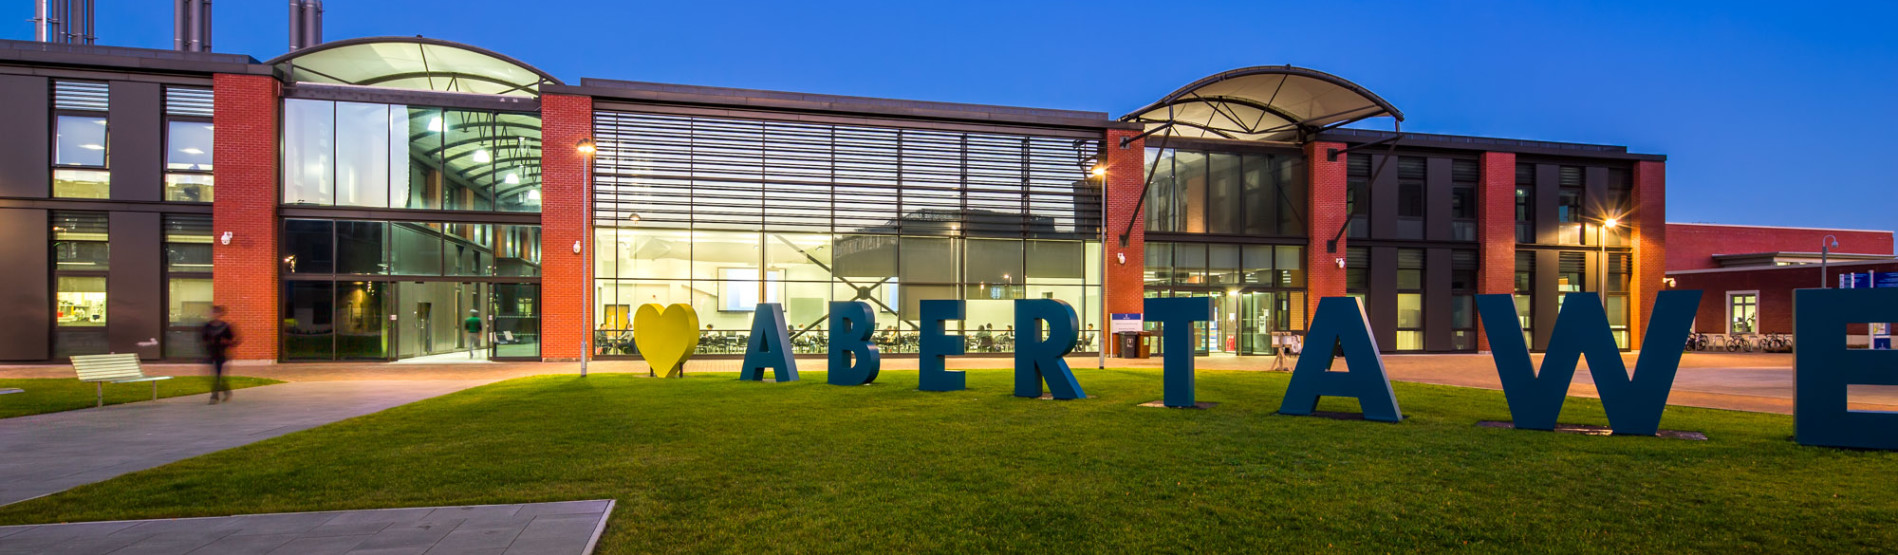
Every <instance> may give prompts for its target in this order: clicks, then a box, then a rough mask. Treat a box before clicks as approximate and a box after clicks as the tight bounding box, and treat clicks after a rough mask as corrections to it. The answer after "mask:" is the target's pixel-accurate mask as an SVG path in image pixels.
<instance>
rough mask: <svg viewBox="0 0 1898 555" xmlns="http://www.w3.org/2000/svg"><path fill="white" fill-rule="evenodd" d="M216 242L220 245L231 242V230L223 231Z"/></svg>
mask: <svg viewBox="0 0 1898 555" xmlns="http://www.w3.org/2000/svg"><path fill="white" fill-rule="evenodd" d="M217 242H218V244H221V245H229V244H231V232H229V231H226V232H224V235H221V236H219V237H218V238H217Z"/></svg>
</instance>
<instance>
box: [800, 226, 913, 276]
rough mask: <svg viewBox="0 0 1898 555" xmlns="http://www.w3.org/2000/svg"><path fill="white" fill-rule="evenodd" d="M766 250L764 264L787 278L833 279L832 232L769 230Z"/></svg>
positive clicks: (905, 242)
mask: <svg viewBox="0 0 1898 555" xmlns="http://www.w3.org/2000/svg"><path fill="white" fill-rule="evenodd" d="M942 241H943V242H945V243H946V242H948V239H942ZM911 246H913V245H912V243H910V242H909V241H908V240H907V239H906V240H905V241H904V243H903V248H904V249H908V248H910V247H911ZM764 253H765V267H767V268H770V269H772V270H780V271H783V272H784V275H785V279H787V280H790V281H830V264H831V258H830V255H831V240H830V236H829V235H798V234H789V233H766V234H765V237H764ZM904 254H905V255H907V254H908V251H907V250H906V251H905V252H904ZM919 254H922V253H919ZM937 260H940V259H937ZM904 267H905V268H908V267H909V266H908V265H905V266H904Z"/></svg>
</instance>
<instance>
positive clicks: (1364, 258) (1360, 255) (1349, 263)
mask: <svg viewBox="0 0 1898 555" xmlns="http://www.w3.org/2000/svg"><path fill="white" fill-rule="evenodd" d="M1344 262H1345V263H1344V287H1345V289H1346V290H1349V291H1354V292H1358V291H1363V290H1364V289H1365V288H1367V287H1370V269H1371V251H1369V250H1367V249H1365V248H1364V247H1345V249H1344Z"/></svg>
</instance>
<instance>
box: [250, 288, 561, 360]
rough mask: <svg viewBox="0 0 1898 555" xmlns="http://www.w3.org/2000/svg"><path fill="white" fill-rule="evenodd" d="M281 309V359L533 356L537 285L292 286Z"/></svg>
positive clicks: (536, 340)
mask: <svg viewBox="0 0 1898 555" xmlns="http://www.w3.org/2000/svg"><path fill="white" fill-rule="evenodd" d="M282 311H283V312H282V318H283V323H284V326H283V328H282V330H281V332H282V341H283V353H284V359H286V360H405V359H418V358H423V357H428V359H429V360H435V359H437V358H439V359H441V360H443V361H450V360H453V361H464V360H469V359H473V360H488V359H490V358H514V359H536V358H539V357H540V284H538V283H490V282H478V281H393V282H391V281H353V282H352V281H320V280H307V281H306V280H295V281H287V282H285V283H284V296H283V308H282ZM470 318H473V319H476V320H477V321H479V322H480V324H481V325H480V329H481V331H480V333H468V332H467V331H466V329H467V325H468V321H469V319H470Z"/></svg>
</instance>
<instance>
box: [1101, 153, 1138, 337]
mask: <svg viewBox="0 0 1898 555" xmlns="http://www.w3.org/2000/svg"><path fill="white" fill-rule="evenodd" d="M1139 134H1140V131H1139V130H1131V129H1109V130H1108V131H1107V140H1106V144H1104V145H1102V148H1103V149H1105V150H1106V153H1107V154H1106V156H1105V157H1104V163H1105V164H1106V165H1107V214H1106V216H1107V219H1106V221H1105V222H1104V225H1106V235H1107V243H1106V245H1104V246H1103V247H1102V251H1101V252H1102V253H1103V254H1102V255H1103V256H1105V257H1107V275H1106V276H1103V277H1104V280H1105V281H1106V283H1105V286H1106V289H1105V290H1103V291H1101V296H1102V297H1103V298H1104V299H1106V301H1105V302H1103V303H1102V304H1103V305H1104V306H1103V308H1104V309H1105V313H1103V314H1102V315H1101V326H1102V329H1103V330H1108V331H1111V330H1112V329H1113V320H1112V319H1111V318H1110V315H1111V314H1113V313H1115V312H1122V313H1126V312H1142V311H1143V310H1144V309H1143V306H1142V305H1143V304H1144V303H1145V301H1144V300H1142V299H1144V298H1145V297H1146V294H1145V291H1146V276H1145V269H1146V264H1147V250H1146V228H1147V215H1146V208H1145V207H1143V206H1141V205H1140V204H1141V203H1140V199H1141V193H1142V192H1143V191H1144V190H1145V189H1146V185H1147V161H1146V156H1147V148H1146V139H1145V138H1141V139H1136V140H1134V141H1133V142H1130V143H1127V146H1125V147H1122V146H1121V145H1120V140H1121V138H1123V137H1132V136H1134V135H1139ZM1121 233H1126V234H1127V243H1126V244H1125V245H1122V244H1121V242H1120V235H1121ZM1120 256H1125V257H1126V262H1121V261H1120V258H1119V257H1120ZM1109 346H1112V343H1109Z"/></svg>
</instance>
